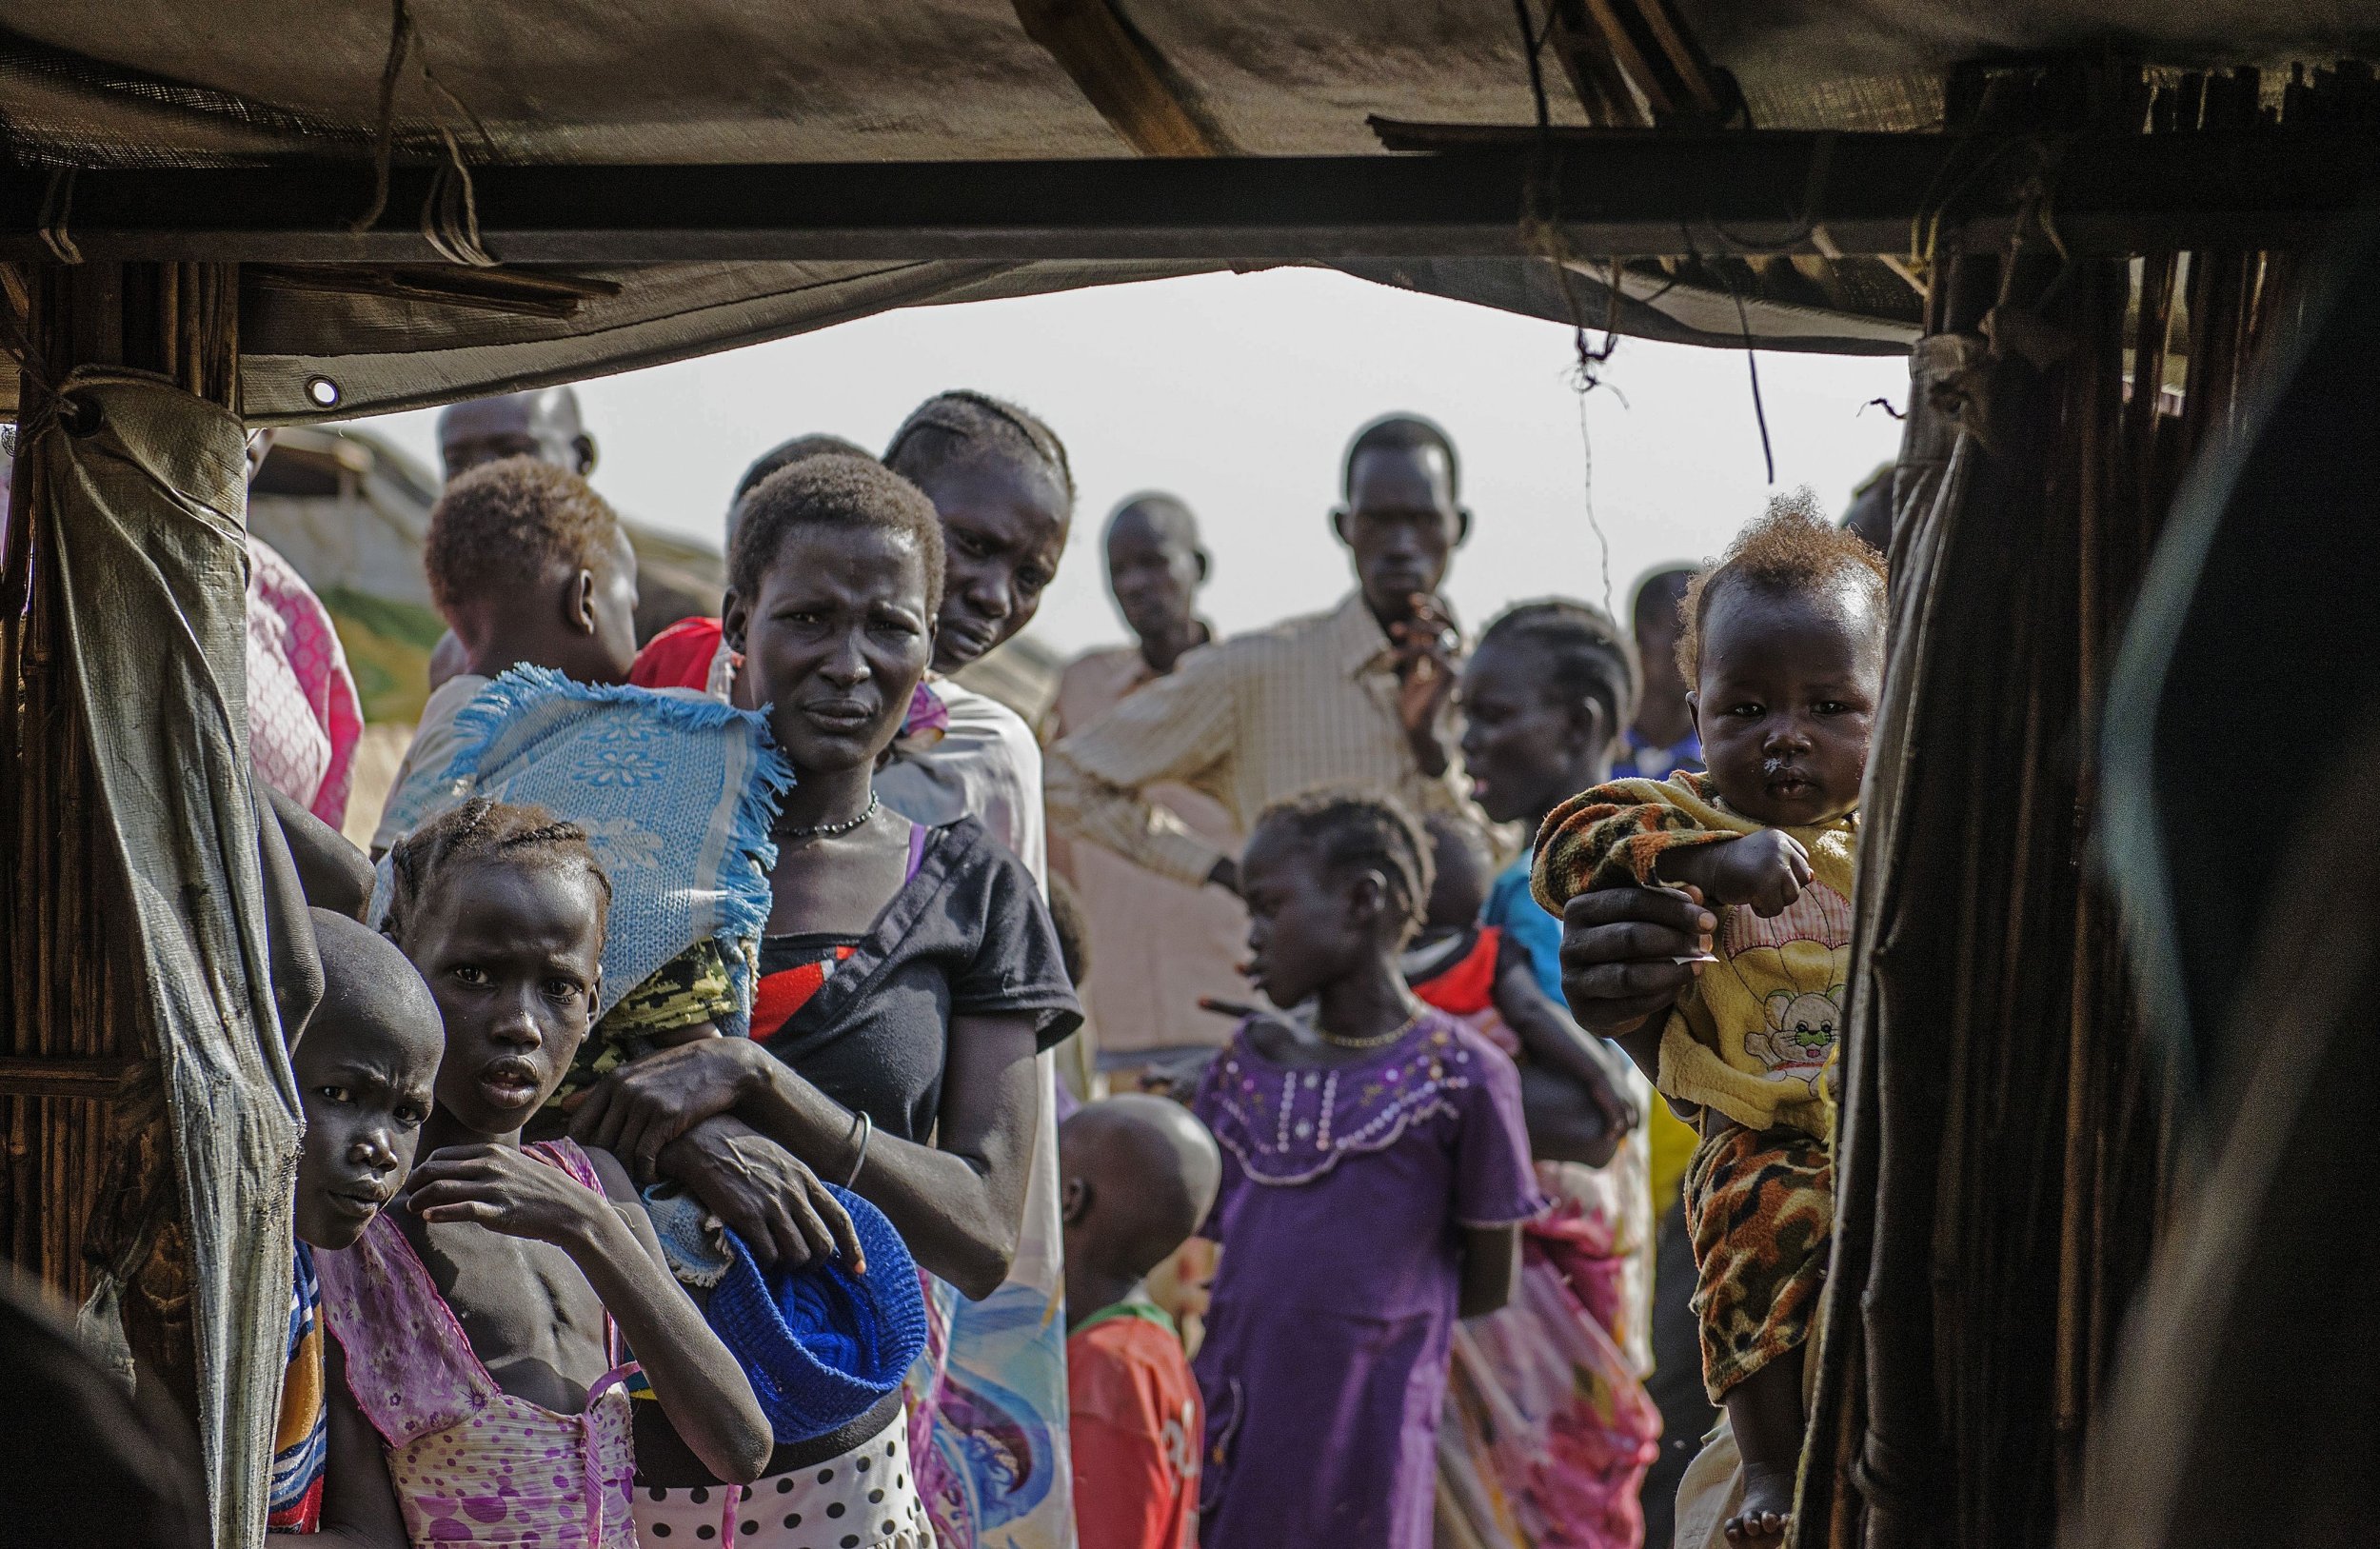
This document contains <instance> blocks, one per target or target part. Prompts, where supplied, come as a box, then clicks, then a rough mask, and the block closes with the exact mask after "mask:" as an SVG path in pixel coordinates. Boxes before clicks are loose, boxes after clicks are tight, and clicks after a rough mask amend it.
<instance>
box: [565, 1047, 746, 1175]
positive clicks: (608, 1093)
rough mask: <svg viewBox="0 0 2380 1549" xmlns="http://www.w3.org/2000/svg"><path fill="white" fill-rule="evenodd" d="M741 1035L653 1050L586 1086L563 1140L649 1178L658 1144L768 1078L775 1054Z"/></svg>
mask: <svg viewBox="0 0 2380 1549" xmlns="http://www.w3.org/2000/svg"><path fill="white" fill-rule="evenodd" d="M774 1058H775V1057H774V1056H772V1055H771V1054H770V1053H769V1052H768V1051H767V1050H766V1049H764V1048H762V1047H761V1046H760V1045H759V1044H757V1043H753V1042H752V1041H751V1040H750V1039H748V1038H704V1039H697V1040H696V1041H695V1042H693V1043H681V1044H678V1045H677V1046H675V1047H674V1048H666V1049H657V1050H655V1051H654V1052H653V1053H651V1054H648V1055H646V1056H645V1058H643V1059H642V1060H638V1061H635V1062H631V1063H629V1064H625V1065H622V1066H621V1067H620V1068H619V1069H617V1070H615V1071H613V1072H612V1073H611V1074H610V1075H608V1076H605V1078H604V1079H603V1080H602V1081H600V1082H596V1083H595V1084H594V1086H593V1087H591V1088H589V1089H588V1091H587V1094H586V1096H585V1098H584V1099H583V1100H581V1102H580V1103H579V1106H578V1111H577V1112H576V1113H574V1114H572V1115H571V1118H570V1138H571V1139H572V1140H574V1141H576V1142H579V1143H580V1144H581V1145H587V1146H598V1147H601V1148H602V1149H604V1150H605V1151H608V1152H610V1153H611V1154H612V1155H613V1156H615V1157H618V1158H619V1159H620V1160H621V1161H622V1162H625V1163H627V1166H628V1170H629V1172H630V1174H631V1175H632V1176H634V1177H636V1178H639V1179H650V1178H651V1177H652V1176H653V1170H654V1167H655V1164H656V1162H657V1159H658V1158H659V1157H660V1156H661V1153H662V1150H663V1148H664V1147H665V1146H667V1145H668V1144H669V1142H672V1141H674V1140H676V1139H677V1138H678V1137H679V1136H681V1135H684V1133H685V1132H686V1131H687V1130H689V1129H692V1128H693V1127H694V1126H695V1125H697V1124H699V1123H701V1122H703V1121H704V1120H705V1119H710V1118H713V1117H715V1116H717V1115H719V1114H723V1113H725V1112H727V1111H728V1110H729V1109H731V1108H733V1107H734V1106H735V1105H736V1104H737V1103H738V1102H743V1101H744V1098H745V1097H746V1096H747V1095H749V1094H750V1093H751V1092H752V1091H753V1090H754V1089H755V1087H757V1086H758V1085H759V1084H760V1082H763V1081H764V1080H765V1079H766V1077H767V1071H766V1069H765V1068H764V1066H762V1065H761V1064H760V1063H759V1062H761V1061H772V1062H773V1060H774Z"/></svg>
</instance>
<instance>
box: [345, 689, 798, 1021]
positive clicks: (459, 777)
mask: <svg viewBox="0 0 2380 1549" xmlns="http://www.w3.org/2000/svg"><path fill="white" fill-rule="evenodd" d="M455 730H456V732H457V734H458V735H459V736H460V738H461V740H462V745H461V747H460V749H459V750H458V751H457V752H456V754H455V757H454V762H453V763H452V764H451V765H448V766H447V768H446V774H445V777H444V779H445V784H446V789H445V790H443V791H442V792H441V793H440V795H439V797H438V799H437V800H436V802H435V803H433V804H432V805H431V806H430V808H429V809H428V811H427V812H426V813H425V814H424V820H425V821H426V820H427V819H428V818H430V817H434V816H436V815H437V814H438V813H440V812H443V811H446V809H448V808H449V807H453V806H456V805H459V804H461V803H463V802H465V801H466V800H468V799H469V798H471V797H474V796H485V797H487V798H488V799H490V800H491V801H499V802H519V803H535V804H538V805H540V806H544V807H545V808H547V809H548V810H550V811H551V812H552V813H553V814H554V815H555V816H556V817H559V818H566V819H568V820H569V821H570V822H572V823H575V824H578V825H579V826H580V827H582V828H584V829H585V830H586V837H587V843H588V844H591V845H592V846H593V847H594V850H595V854H596V856H597V858H598V859H600V860H601V861H602V862H603V864H604V869H605V871H607V872H608V873H609V874H610V876H611V899H612V903H611V928H610V931H609V933H608V934H607V935H606V937H605V943H604V987H603V994H602V997H601V998H600V1000H599V1002H598V1003H597V1014H598V1015H599V1016H600V1015H602V1014H603V1013H604V1012H607V1011H609V1010H610V1009H611V1008H612V1006H613V1005H614V1004H615V1003H618V1001H619V1000H620V998H621V997H622V996H623V995H625V994H626V993H627V992H628V991H630V990H631V989H634V988H635V987H636V986H637V985H639V984H641V983H644V982H645V980H646V979H647V978H649V977H650V976H651V975H652V974H653V972H654V971H655V970H656V969H658V968H660V967H661V966H662V965H663V964H664V963H667V962H668V961H669V960H670V959H672V958H674V957H676V956H678V955H679V954H680V953H682V952H684V951H685V950H686V948H688V947H690V946H693V945H695V944H696V943H700V942H702V941H704V940H705V939H707V940H710V941H712V942H714V943H717V944H718V947H719V953H720V956H721V958H722V959H724V961H725V963H726V966H727V973H728V978H729V980H730V981H731V982H732V983H733V985H734V989H735V994H736V999H737V1002H738V1003H739V1004H741V1005H744V1006H745V1007H749V1006H750V1005H751V1003H752V985H753V982H754V978H755V975H756V973H757V969H758V962H759V941H760V935H761V927H762V926H763V925H764V923H766V921H767V919H768V906H769V887H768V871H769V868H770V867H771V866H772V865H774V864H776V859H777V848H776V845H775V844H774V843H772V842H771V841H770V839H769V825H770V823H771V822H772V821H773V820H774V818H775V817H776V814H777V805H778V802H779V800H780V799H781V798H782V797H783V793H784V792H785V791H786V790H787V789H789V788H790V787H791V786H792V784H793V766H792V765H790V764H788V763H787V762H786V761H785V757H784V755H783V753H781V752H779V751H778V749H777V747H776V745H774V744H773V743H772V742H771V741H770V740H769V736H768V723H767V721H766V720H765V719H764V717H762V716H761V715H760V714H758V713H757V712H754V711H751V710H739V709H737V708H735V707H734V706H733V705H725V704H723V703H721V702H720V701H718V700H715V699H709V698H706V697H704V696H703V695H699V694H695V693H693V692H691V691H688V690H684V689H649V688H631V687H625V686H624V687H611V686H605V685H590V684H583V683H575V682H573V681H571V680H570V679H568V678H565V677H564V676H563V675H562V674H560V673H558V672H554V671H550V670H548V669H546V668H543V667H515V668H513V669H512V670H511V671H509V672H506V674H505V675H504V676H503V677H501V678H498V679H497V680H496V681H495V682H493V683H491V684H489V685H487V686H486V688H483V689H481V690H480V692H479V696H478V697H477V698H475V699H473V700H472V701H471V703H470V704H469V705H466V706H465V707H464V708H463V710H462V712H461V713H460V714H458V715H457V716H456V717H455ZM387 887H388V871H387V862H386V861H385V860H384V861H383V862H382V863H381V882H380V886H379V889H378V890H377V892H376V893H375V896H374V898H373V901H372V913H373V916H374V918H378V917H379V916H380V915H381V914H382V913H383V912H384V910H385V908H386V905H387Z"/></svg>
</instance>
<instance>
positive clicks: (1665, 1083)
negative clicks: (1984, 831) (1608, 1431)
mask: <svg viewBox="0 0 2380 1549" xmlns="http://www.w3.org/2000/svg"><path fill="white" fill-rule="evenodd" d="M1683 610H1684V614H1685V618H1684V621H1683V622H1684V626H1685V627H1684V630H1683V632H1682V634H1681V637H1680V640H1679V644H1678V665H1679V666H1680V667H1681V668H1682V669H1683V670H1684V673H1685V677H1686V681H1687V683H1688V684H1690V685H1693V692H1692V693H1690V694H1689V695H1688V697H1687V703H1688V704H1689V705H1692V706H1693V708H1694V713H1695V722H1696V728H1697V729H1698V730H1699V731H1700V733H1701V736H1702V746H1703V756H1704V759H1705V761H1706V762H1707V763H1708V765H1709V766H1710V772H1709V773H1708V774H1678V775H1674V776H1672V777H1671V778H1670V779H1668V780H1661V781H1655V780H1621V781H1615V782H1613V783H1612V784H1607V785H1598V786H1597V787H1596V788H1595V789H1593V790H1590V791H1587V792H1584V793H1583V794H1581V795H1578V796H1575V797H1573V798H1571V800H1570V801H1568V802H1566V803H1564V804H1562V805H1560V806H1558V807H1557V808H1556V809H1555V810H1554V811H1553V813H1552V814H1551V815H1550V816H1548V817H1547V819H1546V821H1545V825H1544V827H1543V829H1542V830H1540V831H1539V833H1538V835H1537V862H1536V865H1535V868H1534V871H1533V875H1532V883H1533V888H1534V891H1535V892H1536V894H1537V902H1538V903H1539V904H1543V905H1544V906H1545V907H1546V908H1548V909H1551V910H1553V911H1555V912H1556V913H1559V912H1560V911H1561V908H1562V906H1563V905H1564V904H1567V903H1568V902H1569V901H1570V900H1571V899H1572V898H1574V897H1576V896H1577V895H1578V894H1579V893H1582V892H1586V891H1589V890H1591V889H1594V888H1600V887H1629V886H1663V885H1668V886H1679V887H1693V888H1696V889H1699V891H1700V893H1701V896H1702V899H1703V901H1704V902H1705V903H1707V904H1711V905H1712V906H1713V909H1714V912H1715V913H1716V915H1717V917H1718V929H1717V932H1716V938H1715V940H1714V943H1713V944H1714V947H1715V949H1716V961H1715V962H1713V963H1711V964H1710V965H1708V966H1707V967H1706V968H1704V969H1702V970H1701V971H1700V974H1699V977H1698V978H1697V979H1696V982H1695V983H1694V984H1693V985H1692V986H1690V987H1689V988H1688V989H1687V991H1686V992H1685V993H1684V994H1683V995H1681V996H1680V997H1679V998H1678V1001H1677V1003H1676V1007H1675V1008H1674V1009H1673V1010H1672V1011H1671V1013H1670V1014H1669V1016H1668V1017H1667V1019H1666V1020H1665V1021H1663V1022H1660V1023H1652V1024H1648V1025H1647V1026H1645V1027H1643V1028H1641V1029H1639V1030H1638V1031H1637V1032H1636V1033H1634V1034H1632V1035H1629V1036H1628V1037H1624V1038H1622V1039H1621V1040H1620V1042H1621V1043H1622V1045H1623V1046H1624V1047H1626V1048H1627V1049H1628V1051H1629V1053H1630V1054H1631V1055H1632V1056H1634V1057H1635V1058H1636V1061H1637V1062H1638V1063H1639V1064H1641V1065H1642V1066H1643V1067H1644V1068H1645V1071H1646V1073H1647V1074H1648V1075H1650V1076H1652V1078H1653V1080H1654V1083H1655V1085H1656V1086H1657V1087H1659V1088H1660V1090H1661V1092H1662V1094H1663V1095H1664V1096H1666V1097H1668V1098H1670V1099H1672V1100H1673V1102H1676V1103H1677V1104H1680V1105H1685V1104H1692V1105H1694V1106H1696V1107H1698V1108H1700V1109H1701V1110H1702V1137H1703V1138H1702V1142H1701V1144H1700V1145H1699V1146H1698V1147H1697V1148H1696V1152H1695V1157H1694V1161H1693V1162H1692V1163H1691V1164H1690V1165H1689V1167H1688V1168H1687V1173H1686V1218H1687V1223H1688V1226H1689V1229H1690V1230H1691V1231H1692V1233H1693V1236H1694V1241H1695V1264H1696V1291H1695V1298H1694V1306H1695V1312H1696V1318H1697V1319H1698V1321H1699V1322H1700V1325H1701V1333H1702V1353H1703V1381H1704V1384H1705V1386H1706V1387H1708V1389H1709V1390H1710V1393H1711V1397H1712V1400H1713V1401H1714V1402H1717V1403H1721V1404H1723V1405H1724V1406H1725V1407H1726V1410H1727V1415H1728V1420H1729V1423H1730V1425H1731V1427H1732V1429H1733V1430H1734V1432H1735V1442H1736V1446H1737V1448H1738V1450H1739V1451H1740V1452H1741V1454H1742V1457H1743V1461H1744V1487H1745V1488H1744V1503H1743V1510H1742V1512H1741V1514H1740V1515H1739V1516H1737V1517H1736V1518H1735V1519H1733V1520H1731V1521H1730V1522H1729V1523H1728V1527H1727V1533H1728V1538H1729V1539H1731V1541H1734V1542H1737V1543H1743V1544H1748V1545H1749V1544H1767V1543H1774V1542H1778V1541H1781V1539H1782V1538H1783V1536H1784V1531H1785V1525H1786V1521H1787V1518H1788V1515H1789V1514H1790V1512H1791V1510H1792V1506H1793V1492H1794V1475H1795V1466H1796V1464H1797V1462H1798V1454H1799V1451H1800V1442H1801V1433H1802V1412H1801V1377H1802V1362H1803V1351H1804V1346H1805V1345H1806V1343H1807V1341H1808V1340H1809V1335H1810V1329H1811V1324H1812V1320H1813V1317H1814V1315H1815V1311H1816V1306H1817V1297H1818V1291H1819V1288H1820V1286H1821V1285H1822V1284H1823V1283H1824V1281H1825V1277H1826V1261H1827V1253H1828V1249H1829V1246H1830V1244H1831V1241H1832V1239H1833V1228H1834V1164H1833V1141H1834V1130H1835V1110H1834V1097H1833V1076H1834V1071H1835V1047H1836V1040H1837V1038H1838V1036H1839V1034H1840V1030H1841V1027H1842V1020H1843V1018H1842V1008H1843V986H1844V981H1845V979H1846V977H1847V974H1848V970H1849V967H1850V961H1851V918H1852V916H1851V890H1852V869H1853V861H1854V851H1855V844H1856V841H1857V834H1858V828H1857V822H1858V818H1857V808H1858V804H1859V786H1860V782H1861V779H1862V777H1863V776H1864V775H1865V773H1866V771H1867V763H1868V737H1869V725H1870V723H1871V721H1872V720H1873V718H1874V712H1875V706H1876V702H1877V699H1878V698H1879V696H1880V695H1881V693H1882V687H1883V675H1884V620H1885V575H1884V562H1883V560H1882V559H1881V558H1879V557H1878V556H1877V555H1876V553H1875V552H1874V550H1873V549H1871V548H1869V547H1868V546H1867V545H1866V544H1864V543H1862V542H1860V541H1859V539H1857V538H1856V537H1854V536H1852V535H1851V534H1850V533H1847V532H1843V531H1839V530H1837V529H1836V528H1835V526H1833V525H1831V524H1830V523H1828V522H1827V521H1826V519H1825V518H1824V517H1823V516H1822V515H1820V514H1819V513H1818V512H1817V511H1816V510H1815V507H1814V506H1813V504H1812V502H1811V500H1810V497H1809V495H1808V493H1807V492H1806V491H1804V492H1803V493H1801V494H1799V495H1796V496H1794V497H1789V498H1787V499H1783V500H1779V501H1777V502H1775V503H1773V504H1772V505H1771V506H1770V509H1769V512H1768V514H1767V515H1766V516H1764V517H1763V518H1761V519H1760V520H1759V521H1757V522H1755V523H1754V524H1753V525H1752V526H1749V527H1747V528H1745V529H1744V531H1743V533H1742V534H1741V535H1739V536H1738V537H1737V538H1736V540H1735V544H1734V546H1731V547H1730V548H1729V549H1728V551H1727V554H1726V556H1725V557H1724V558H1723V559H1721V560H1720V562H1719V563H1718V565H1717V566H1715V567H1713V568H1711V569H1709V570H1707V571H1705V572H1704V573H1703V574H1702V575H1700V576H1698V577H1696V580H1695V583H1694V585H1693V586H1691V587H1690V588H1689V589H1688V591H1687V593H1686V599H1685V602H1684V604H1683Z"/></svg>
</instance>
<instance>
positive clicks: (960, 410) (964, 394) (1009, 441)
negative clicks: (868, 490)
mask: <svg viewBox="0 0 2380 1549" xmlns="http://www.w3.org/2000/svg"><path fill="white" fill-rule="evenodd" d="M995 450H1001V451H1006V452H1008V453H1009V454H1011V455H1013V456H1019V457H1021V458H1023V459H1024V460H1025V461H1027V462H1032V463H1039V464H1040V465H1041V467H1043V468H1045V469H1047V470H1048V472H1049V475H1050V478H1051V479H1052V480H1053V481H1055V482H1056V484H1057V486H1058V487H1059V488H1061V489H1062V490H1064V491H1065V494H1066V509H1067V511H1068V512H1072V511H1073V510H1074V501H1075V488H1074V465H1073V464H1071V463H1069V462H1068V461H1067V460H1066V444H1065V443H1064V442H1062V441H1060V440H1059V439H1058V432H1057V431H1055V430H1052V429H1051V428H1050V427H1048V426H1047V425H1044V424H1043V423H1041V417H1040V416H1039V415H1036V414H1034V413H1032V412H1031V411H1030V410H1028V409H1024V408H1020V407H1017V406H1016V405H1015V404H1012V403H1009V402H1007V401H1006V400H1005V399H1001V398H995V397H993V396H992V395H991V394H989V393H983V392H974V391H970V390H969V389H967V388H964V387H953V388H951V389H950V390H949V391H947V392H938V393H936V394H935V395H934V396H933V397H931V398H928V399H927V400H926V401H925V402H923V403H922V404H920V405H919V406H918V407H916V408H914V409H912V410H911V411H910V413H909V417H908V418H907V419H905V420H903V421H902V422H901V428H900V429H898V430H895V431H894V432H893V438H892V441H891V443H890V444H889V445H887V446H886V447H884V466H885V467H889V468H891V469H892V470H893V471H894V472H896V473H900V474H902V475H904V476H905V477H907V478H909V479H911V480H914V481H915V482H917V483H919V484H923V483H924V482H925V481H926V480H927V479H928V478H929V477H931V476H932V475H933V474H934V473H935V472H936V471H938V470H940V469H942V468H944V467H952V466H954V465H956V464H959V463H962V462H964V461H967V460H969V459H971V458H976V457H981V456H983V455H985V454H987V453H989V452H992V451H995Z"/></svg>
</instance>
